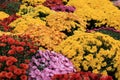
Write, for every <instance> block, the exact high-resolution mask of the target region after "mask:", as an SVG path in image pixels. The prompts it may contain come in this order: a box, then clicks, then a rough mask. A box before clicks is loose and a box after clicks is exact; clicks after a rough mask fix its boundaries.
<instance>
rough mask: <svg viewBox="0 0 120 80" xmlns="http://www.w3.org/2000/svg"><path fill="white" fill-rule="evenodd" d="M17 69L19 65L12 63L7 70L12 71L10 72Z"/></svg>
mask: <svg viewBox="0 0 120 80" xmlns="http://www.w3.org/2000/svg"><path fill="white" fill-rule="evenodd" d="M15 69H17V67H16V66H14V65H11V66H9V67H8V69H7V70H8V71H10V72H13V71H14V70H15Z"/></svg>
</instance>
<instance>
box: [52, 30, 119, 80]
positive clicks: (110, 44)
mask: <svg viewBox="0 0 120 80" xmlns="http://www.w3.org/2000/svg"><path fill="white" fill-rule="evenodd" d="M54 50H55V51H56V52H59V53H62V54H63V55H65V56H66V57H68V58H69V59H70V60H71V61H72V62H73V64H74V66H75V67H76V69H78V70H83V71H92V72H94V73H102V74H105V75H107V74H108V73H109V72H114V71H115V70H116V69H117V72H116V73H115V75H116V78H120V75H119V74H120V71H119V69H120V68H119V67H118V66H119V64H120V62H119V57H120V41H119V40H115V39H113V38H112V37H110V36H109V35H105V34H102V33H99V32H95V33H94V32H93V33H84V32H80V31H76V32H75V34H74V35H73V36H70V37H68V38H67V39H66V40H64V41H62V42H61V44H59V45H58V46H57V47H55V48H54Z"/></svg>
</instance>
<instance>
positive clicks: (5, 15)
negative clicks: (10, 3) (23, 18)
mask: <svg viewBox="0 0 120 80" xmlns="http://www.w3.org/2000/svg"><path fill="white" fill-rule="evenodd" d="M7 17H9V15H8V14H7V13H5V12H3V11H0V20H3V19H4V18H7Z"/></svg>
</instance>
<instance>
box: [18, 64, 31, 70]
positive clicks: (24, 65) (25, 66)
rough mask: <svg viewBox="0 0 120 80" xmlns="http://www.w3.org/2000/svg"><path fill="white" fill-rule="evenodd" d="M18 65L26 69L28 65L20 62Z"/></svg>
mask: <svg viewBox="0 0 120 80" xmlns="http://www.w3.org/2000/svg"><path fill="white" fill-rule="evenodd" d="M20 67H21V68H23V69H28V67H29V66H28V64H25V63H21V64H20Z"/></svg>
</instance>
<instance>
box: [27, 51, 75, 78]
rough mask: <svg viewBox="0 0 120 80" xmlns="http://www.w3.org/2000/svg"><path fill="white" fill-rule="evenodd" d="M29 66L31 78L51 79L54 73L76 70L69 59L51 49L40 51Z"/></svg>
mask: <svg viewBox="0 0 120 80" xmlns="http://www.w3.org/2000/svg"><path fill="white" fill-rule="evenodd" d="M29 66H30V68H29V80H51V77H52V76H53V75H54V74H65V73H71V72H75V69H74V67H73V64H72V63H71V62H70V61H69V59H67V58H66V57H64V56H63V55H62V54H58V53H55V52H54V51H49V50H46V51H38V53H37V54H36V55H35V56H33V57H32V60H31V62H30V64H29Z"/></svg>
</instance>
